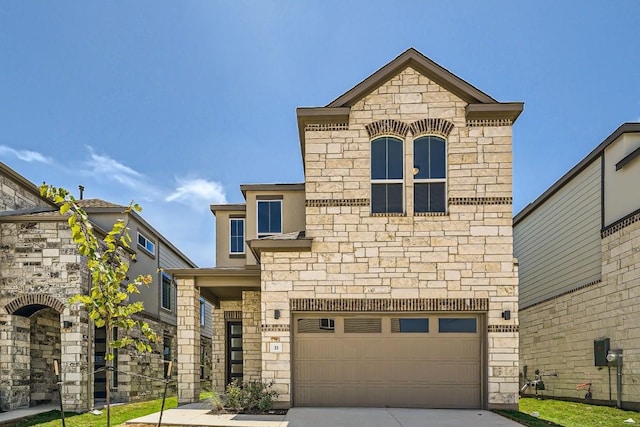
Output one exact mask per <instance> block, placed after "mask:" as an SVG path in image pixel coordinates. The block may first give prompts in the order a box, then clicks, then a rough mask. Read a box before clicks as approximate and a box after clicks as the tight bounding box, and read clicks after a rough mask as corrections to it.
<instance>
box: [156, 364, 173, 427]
mask: <svg viewBox="0 0 640 427" xmlns="http://www.w3.org/2000/svg"><path fill="white" fill-rule="evenodd" d="M172 364H173V362H169V366H167V374H166V375H165V376H164V393H163V394H162V406H161V407H160V418H158V427H160V425H161V424H162V413H163V412H164V402H165V400H167V388H168V387H169V379H170V378H171V365H172Z"/></svg>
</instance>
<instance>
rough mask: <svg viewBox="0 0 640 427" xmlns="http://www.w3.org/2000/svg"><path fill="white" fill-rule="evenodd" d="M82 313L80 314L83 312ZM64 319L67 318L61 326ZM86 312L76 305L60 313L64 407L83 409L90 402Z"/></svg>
mask: <svg viewBox="0 0 640 427" xmlns="http://www.w3.org/2000/svg"><path fill="white" fill-rule="evenodd" d="M83 313H84V315H83ZM65 322H68V323H67V325H66V326H68V327H66V328H65ZM90 327H93V326H90V325H89V321H88V316H87V315H86V311H85V310H83V309H82V310H81V309H79V308H78V307H77V306H74V307H71V308H66V309H65V310H64V312H63V313H62V314H61V315H60V344H61V354H60V368H61V372H62V374H61V375H62V381H63V383H64V385H63V386H62V403H63V405H64V409H65V410H68V411H75V412H82V411H87V410H89V408H90V407H91V406H92V402H93V388H92V387H90V385H89V383H90V382H92V381H93V375H90V374H89V372H91V371H92V370H93V369H92V368H93V365H91V366H90V364H89V362H90V360H91V359H93V358H92V357H90V355H91V352H92V341H93V340H92V339H90V338H92V337H91V334H89V328H90Z"/></svg>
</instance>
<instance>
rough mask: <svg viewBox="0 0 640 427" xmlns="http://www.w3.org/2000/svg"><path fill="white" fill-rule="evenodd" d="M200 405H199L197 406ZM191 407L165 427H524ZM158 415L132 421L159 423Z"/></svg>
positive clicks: (431, 417) (444, 417) (473, 420)
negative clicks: (211, 411) (244, 412)
mask: <svg viewBox="0 0 640 427" xmlns="http://www.w3.org/2000/svg"><path fill="white" fill-rule="evenodd" d="M196 405H197V404H196ZM189 406H190V405H185V406H181V407H180V408H175V409H169V410H167V411H165V413H164V414H163V416H162V425H163V426H164V425H166V426H172V425H173V426H210V427H327V426H332V427H425V426H429V427H461V426H473V427H518V426H521V424H518V423H516V422H515V421H511V420H509V419H507V418H504V417H501V416H500V415H496V414H494V413H493V412H489V411H481V410H453V409H395V408H391V409H386V408H292V409H290V410H289V412H288V413H287V415H235V414H226V415H211V414H209V410H208V409H190V408H189ZM158 417H159V413H155V414H151V415H147V416H144V417H140V418H136V419H134V420H130V421H128V422H127V424H133V423H149V424H157V423H158Z"/></svg>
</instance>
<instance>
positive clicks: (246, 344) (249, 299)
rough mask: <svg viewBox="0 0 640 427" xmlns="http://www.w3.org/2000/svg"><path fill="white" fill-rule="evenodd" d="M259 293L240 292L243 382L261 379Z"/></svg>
mask: <svg viewBox="0 0 640 427" xmlns="http://www.w3.org/2000/svg"><path fill="white" fill-rule="evenodd" d="M260 326H261V317H260V292H258V291H243V292H242V378H243V380H244V381H253V380H260V379H261V378H262V375H261V374H262V340H261V336H262V331H261V327H260Z"/></svg>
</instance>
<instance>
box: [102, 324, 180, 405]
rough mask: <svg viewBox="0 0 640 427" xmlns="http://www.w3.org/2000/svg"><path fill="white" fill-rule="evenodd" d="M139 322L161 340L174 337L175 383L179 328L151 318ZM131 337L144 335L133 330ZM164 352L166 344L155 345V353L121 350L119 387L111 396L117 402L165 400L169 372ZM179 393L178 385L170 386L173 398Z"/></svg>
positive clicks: (119, 355) (172, 355) (172, 352)
mask: <svg viewBox="0 0 640 427" xmlns="http://www.w3.org/2000/svg"><path fill="white" fill-rule="evenodd" d="M138 319H140V320H144V321H145V322H147V323H148V324H149V326H150V327H151V329H152V330H153V331H154V332H155V333H156V334H157V335H158V336H159V337H160V338H161V339H162V338H163V337H165V336H169V337H171V357H172V360H173V366H172V378H174V379H175V378H176V376H177V371H178V367H177V363H176V361H177V359H176V355H177V354H178V340H177V330H176V327H175V326H174V325H170V324H167V323H164V322H160V321H158V320H154V319H150V318H147V317H142V316H136V320H138ZM118 334H119V336H120V337H121V336H122V331H119V332H118ZM130 336H131V337H133V338H135V339H140V337H141V336H142V334H141V333H140V332H139V331H137V330H135V331H134V330H132V331H131V333H130ZM162 350H163V343H162V341H161V342H160V343H156V344H154V345H153V352H151V353H140V352H138V351H136V350H135V349H134V348H127V349H120V350H118V373H119V374H118V387H117V388H115V389H114V390H112V392H111V393H112V399H113V401H115V402H126V401H138V400H149V399H155V398H158V397H161V396H162V393H163V392H164V382H163V378H164V372H165V363H164V355H163V353H162ZM131 374H133V375H131ZM176 390H177V388H176V383H175V382H170V383H169V388H168V393H172V394H173V393H175V392H176Z"/></svg>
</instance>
